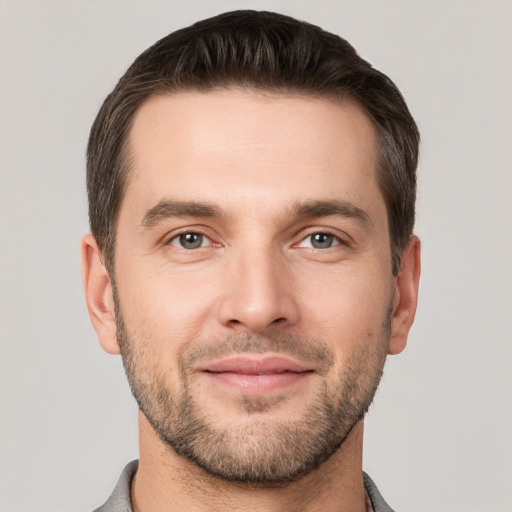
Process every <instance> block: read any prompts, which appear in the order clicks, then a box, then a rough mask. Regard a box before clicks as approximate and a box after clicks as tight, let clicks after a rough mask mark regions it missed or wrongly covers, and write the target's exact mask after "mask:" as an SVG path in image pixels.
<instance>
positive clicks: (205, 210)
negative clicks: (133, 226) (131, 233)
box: [140, 199, 221, 229]
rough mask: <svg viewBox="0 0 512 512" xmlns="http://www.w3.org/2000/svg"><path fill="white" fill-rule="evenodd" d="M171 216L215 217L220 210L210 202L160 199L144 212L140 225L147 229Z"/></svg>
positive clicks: (219, 213)
mask: <svg viewBox="0 0 512 512" xmlns="http://www.w3.org/2000/svg"><path fill="white" fill-rule="evenodd" d="M173 217H202V218H205V217H206V218H217V217H221V211H220V209H219V208H217V207H216V206H214V205H212V204H210V203H198V202H196V201H176V200H172V199H162V200H161V201H160V202H159V203H158V204H156V205H155V206H153V207H152V208H150V209H149V210H148V211H147V212H146V213H145V214H144V217H143V218H142V222H141V223H140V225H141V227H142V228H144V229H148V228H152V227H153V226H155V225H156V224H158V223H159V222H161V221H163V220H165V219H169V218H173Z"/></svg>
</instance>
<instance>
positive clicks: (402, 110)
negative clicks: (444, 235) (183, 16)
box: [87, 11, 419, 275]
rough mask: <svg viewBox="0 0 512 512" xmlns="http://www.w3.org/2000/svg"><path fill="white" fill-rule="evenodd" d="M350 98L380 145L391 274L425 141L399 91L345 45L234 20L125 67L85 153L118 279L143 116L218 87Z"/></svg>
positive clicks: (408, 224) (95, 219)
mask: <svg viewBox="0 0 512 512" xmlns="http://www.w3.org/2000/svg"><path fill="white" fill-rule="evenodd" d="M233 86H237V87H247V88H251V89H258V90H265V91H276V92H290V93H299V94H304V95H308V96H318V97H327V98H331V99H334V100H339V99H344V98H350V99H352V100H355V101H356V102H357V104H358V105H359V106H360V107H361V108H363V109H364V111H365V112H366V113H367V114H368V116H369V117H370V118H371V120H372V122H373V124H374V127H375V129H376V133H377V136H378V143H379V162H378V169H377V180H378V183H379V187H380V189H381V192H382V194H383V196H384V199H385V202H386V207H387V212H388V219H389V232H390V233H389V234H390V243H391V254H392V272H393V274H394V275H396V274H397V273H398V272H399V270H400V259H401V254H402V251H403V249H404V248H405V246H406V244H407V242H408V240H409V238H410V236H411V234H412V229H413V226H414V217H415V201H416V166H417V161H418V146H419V132H418V129H417V126H416V123H415V122H414V119H413V118H412V116H411V114H410V112H409V109H408V108H407V105H406V103H405V101H404V99H403V97H402V95H401V94H400V91H399V90H398V89H397V87H396V86H395V85H394V83H393V82H392V81H391V80H390V79H389V78H388V77H387V76H386V75H384V74H383V73H381V72H380V71H377V70H376V69H374V68H373V67H372V66H371V65H370V64H369V63H368V62H366V61H365V60H363V59H362V58H361V57H359V55H358V54H357V53H356V51H355V50H354V48H353V47H352V46H351V45H350V44H349V43H348V42H347V41H345V40H344V39H342V38H340V37H338V36H336V35H334V34H331V33H329V32H326V31H324V30H322V29H321V28H319V27H316V26H314V25H311V24H309V23H306V22H303V21H298V20H295V19H293V18H290V17H288V16H284V15H282V14H276V13H271V12H258V11H234V12H228V13H224V14H221V15H219V16H216V17H213V18H209V19H206V20H203V21H200V22H198V23H195V24H194V25H191V26H190V27H187V28H184V29H181V30H178V31H176V32H173V33H171V34H169V35H168V36H166V37H164V38H163V39H161V40H160V41H158V42H157V43H155V44H154V45H153V46H151V47H150V48H148V49H147V50H146V51H145V52H143V53H142V54H141V55H140V56H139V57H138V58H137V59H136V60H135V61H134V63H133V64H132V65H131V66H130V67H129V68H128V70H127V71H126V73H125V74H124V76H123V77H122V78H121V79H120V80H119V82H118V83H117V85H116V87H115V88H114V90H113V91H112V92H111V93H110V94H109V95H108V97H107V98H106V100H105V102H104V103H103V105H102V107H101V109H100V111H99V113H98V115H97V117H96V119H95V121H94V123H93V126H92V129H91V134H90V138H89V145H88V149H87V192H88V199H89V220H90V225H91V230H92V233H93V235H94V237H95V238H96V240H97V242H98V244H99V246H100V249H101V250H102V252H103V254H104V257H105V263H106V265H107V268H108V269H109V271H110V272H113V270H114V252H115V235H116V225H117V216H118V213H119V208H120V204H121V201H122V198H123V193H124V190H125V189H126V186H127V183H128V178H129V176H128V175H127V174H128V171H127V166H126V161H125V160H126V153H127V151H126V149H127V140H128V134H129V130H130V128H131V124H132V121H133V118H134V114H135V112H136V111H137V109H138V108H139V107H140V106H141V105H142V104H143V103H144V102H145V101H146V100H147V99H148V98H149V97H151V96H153V95H155V94H159V93H164V92H176V91H187V90H198V91H208V90H211V89H214V88H228V87H233Z"/></svg>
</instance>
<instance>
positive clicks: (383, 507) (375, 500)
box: [363, 473, 393, 512]
mask: <svg viewBox="0 0 512 512" xmlns="http://www.w3.org/2000/svg"><path fill="white" fill-rule="evenodd" d="M363 482H364V488H365V489H366V492H367V493H368V496H369V497H370V501H371V502H372V505H373V510H374V512H393V509H392V508H391V507H390V506H389V505H388V504H387V503H386V502H385V500H384V498H383V497H382V495H381V493H380V492H379V489H377V486H376V485H375V482H374V481H373V480H372V479H371V478H370V477H369V476H368V475H367V474H366V473H363Z"/></svg>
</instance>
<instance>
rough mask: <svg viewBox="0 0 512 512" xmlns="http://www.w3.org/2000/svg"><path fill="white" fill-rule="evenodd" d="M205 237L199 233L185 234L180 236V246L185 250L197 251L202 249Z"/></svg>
mask: <svg viewBox="0 0 512 512" xmlns="http://www.w3.org/2000/svg"><path fill="white" fill-rule="evenodd" d="M202 242H203V235H200V234H199V233H185V234H184V235H181V236H180V244H181V246H182V247H184V248H185V249H197V248H198V247H201V244H202Z"/></svg>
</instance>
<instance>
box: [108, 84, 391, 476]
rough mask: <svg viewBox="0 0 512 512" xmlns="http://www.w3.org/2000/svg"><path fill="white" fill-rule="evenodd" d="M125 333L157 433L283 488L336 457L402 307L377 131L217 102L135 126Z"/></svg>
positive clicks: (121, 273) (349, 115)
mask: <svg viewBox="0 0 512 512" xmlns="http://www.w3.org/2000/svg"><path fill="white" fill-rule="evenodd" d="M130 143H131V148H130V150H131V153H130V154H131V161H130V164H131V171H130V178H129V183H128V187H127V190H126V193H125V196H124V199H123V202H122V206H121V210H120V215H119V220H118V230H117V242H116V244H117V245H116V256H115V277H116V285H117V296H116V303H117V304H116V306H117V312H118V315H117V324H118V334H119V341H120V345H121V351H122V355H123V361H124V364H125V367H126V370H127V374H128V377H129V380H130V384H131V386H132V390H133V392H134V394H135V396H136V398H137V400H138V402H139V405H140V406H141V409H142V411H143V412H144V413H145V415H146V416H147V417H148V419H149V421H150V423H151V424H152V425H153V427H154V428H155V430H156V431H157V432H158V434H159V435H160V437H161V438H162V439H163V440H164V441H165V442H166V443H167V444H169V445H171V446H172V447H173V448H174V449H175V450H176V451H177V452H178V453H179V454H181V455H183V456H185V457H187V458H189V459H190V460H192V461H194V462H195V463H196V464H198V465H200V466H201V467H203V468H204V469H206V470H207V471H209V472H210V473H212V474H214V475H216V476H219V477H221V478H225V479H228V480H233V481H248V482H252V483H258V482H259V483H264V484H271V483H276V482H286V481H290V480H294V479H297V478H298V477H300V476H301V475H303V474H305V473H307V472H308V471H310V470H311V469H313V468H314V467H317V466H318V465H319V464H321V463H322V462H323V461H324V460H326V459H327V458H328V457H329V456H330V455H332V453H334V452H336V450H337V448H338V447H339V446H340V444H341V443H342V442H343V440H344V439H345V438H346V436H347V435H348V433H349V432H350V430H351V429H352V427H353V426H354V424H356V423H357V422H358V421H359V420H360V419H361V417H362V415H363V414H364V412H365V411H366V409H367V407H368V405H369V403H370V402H371V400H372V398H373V395H374V392H375V389H376V387H377V384H378V381H379V378H380V375H381V372H382V367H383V365H384V360H385V354H386V352H387V349H388V340H389V330H390V323H391V314H392V307H393V297H394V287H395V280H394V279H393V277H392V275H391V255H390V246H389V236H388V221H387V215H386V207H385V204H384V200H383V197H382V195H381V193H380V191H379V188H378V186H377V181H376V175H375V173H376V159H377V149H376V138H375V134H374V130H373V127H372V124H371V122H370V121H369V119H368V118H367V116H366V115H365V114H364V113H363V112H362V110H361V109H360V108H359V107H357V106H356V105H354V104H352V103H350V102H342V103H334V102H331V101H328V100H320V99H313V98H309V97H303V96H291V95H273V94H262V93H256V92H251V91H244V90H218V91H213V92H208V93H199V92H189V93H179V94H174V95H165V96H164V95H162V96H158V97H154V98H152V99H150V100H149V101H148V102H147V103H146V104H145V105H143V106H142V107H141V108H140V110H139V111H138V113H137V114H136V116H135V120H134V124H133V127H132V130H131V133H130Z"/></svg>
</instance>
